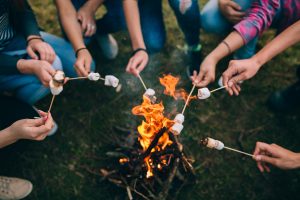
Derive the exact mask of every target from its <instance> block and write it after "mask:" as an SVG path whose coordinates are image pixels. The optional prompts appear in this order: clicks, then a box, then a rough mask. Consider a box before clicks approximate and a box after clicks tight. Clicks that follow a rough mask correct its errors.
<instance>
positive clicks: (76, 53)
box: [75, 47, 87, 58]
mask: <svg viewBox="0 0 300 200" xmlns="http://www.w3.org/2000/svg"><path fill="white" fill-rule="evenodd" d="M85 49H86V50H87V48H86V47H82V48H79V49H77V50H76V52H75V56H76V58H77V57H78V53H79V52H80V51H82V50H85Z"/></svg>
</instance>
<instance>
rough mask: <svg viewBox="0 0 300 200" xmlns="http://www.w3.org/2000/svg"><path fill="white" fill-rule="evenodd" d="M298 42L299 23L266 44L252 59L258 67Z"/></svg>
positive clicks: (299, 37) (299, 39)
mask: <svg viewBox="0 0 300 200" xmlns="http://www.w3.org/2000/svg"><path fill="white" fill-rule="evenodd" d="M299 41H300V21H298V22H296V23H295V24H293V25H292V26H290V27H289V28H287V29H286V30H285V31H284V32H282V33H281V34H280V35H278V36H277V37H276V38H275V39H273V40H272V41H271V42H270V43H268V44H267V45H266V46H265V47H264V48H263V49H262V50H260V51H259V52H258V53H257V54H256V55H254V56H253V57H252V59H254V60H255V62H257V64H258V65H259V66H262V65H264V64H265V63H267V62H268V61H270V60H271V59H272V58H274V57H275V56H277V55H278V54H280V53H281V52H283V51H284V50H286V49H287V48H289V47H291V46H293V45H294V44H296V43H298V42H299Z"/></svg>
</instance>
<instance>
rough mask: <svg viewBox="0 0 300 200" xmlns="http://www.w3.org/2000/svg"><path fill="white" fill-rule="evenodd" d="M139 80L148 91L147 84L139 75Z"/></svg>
mask: <svg viewBox="0 0 300 200" xmlns="http://www.w3.org/2000/svg"><path fill="white" fill-rule="evenodd" d="M138 78H139V79H140V81H141V83H142V85H143V87H144V88H145V90H147V87H146V85H145V82H144V81H143V79H142V77H141V75H140V74H138Z"/></svg>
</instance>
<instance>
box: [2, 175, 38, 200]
mask: <svg viewBox="0 0 300 200" xmlns="http://www.w3.org/2000/svg"><path fill="white" fill-rule="evenodd" d="M31 191H32V184H31V183H30V182H29V181H27V180H24V179H19V178H10V177H4V176H0V199H2V200H17V199H23V198H25V197H26V196H28V195H29V194H30V193H31Z"/></svg>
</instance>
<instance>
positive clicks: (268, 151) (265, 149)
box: [253, 142, 300, 172]
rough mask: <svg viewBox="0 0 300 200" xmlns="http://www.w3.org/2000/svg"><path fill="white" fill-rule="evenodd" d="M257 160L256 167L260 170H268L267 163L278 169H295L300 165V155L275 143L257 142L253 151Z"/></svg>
mask: <svg viewBox="0 0 300 200" xmlns="http://www.w3.org/2000/svg"><path fill="white" fill-rule="evenodd" d="M253 155H254V159H255V160H256V161H257V167H258V169H259V170H260V171H261V172H264V171H267V172H270V168H269V166H267V163H268V164H271V165H274V166H276V167H278V168H280V169H295V168H298V167H300V155H299V154H298V153H294V152H292V151H289V150H287V149H284V148H282V147H280V146H278V145H277V144H271V145H269V144H266V143H262V142H257V143H256V147H255V151H254V153H253Z"/></svg>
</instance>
